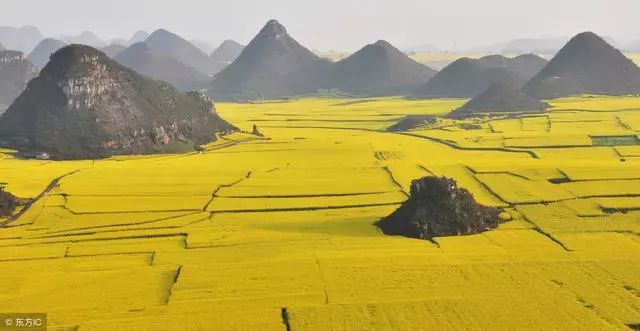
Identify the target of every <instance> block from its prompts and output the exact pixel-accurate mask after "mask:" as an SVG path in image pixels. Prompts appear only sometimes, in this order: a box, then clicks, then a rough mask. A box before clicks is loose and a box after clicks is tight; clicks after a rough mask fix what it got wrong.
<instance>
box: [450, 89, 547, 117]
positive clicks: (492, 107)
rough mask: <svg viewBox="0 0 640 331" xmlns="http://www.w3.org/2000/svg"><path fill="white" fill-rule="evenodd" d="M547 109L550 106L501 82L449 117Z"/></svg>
mask: <svg viewBox="0 0 640 331" xmlns="http://www.w3.org/2000/svg"><path fill="white" fill-rule="evenodd" d="M547 107H548V104H546V103H544V102H541V101H540V100H538V99H534V98H532V97H530V96H528V95H527V94H525V93H524V92H522V90H521V89H520V88H518V87H517V86H515V85H513V83H510V82H499V83H495V84H493V85H492V86H491V87H489V88H488V89H487V90H486V91H484V92H482V93H481V94H480V95H478V96H476V97H475V98H473V99H471V100H470V101H469V102H467V103H466V104H465V105H464V106H462V107H460V108H458V109H456V110H454V111H453V112H452V113H450V114H449V117H452V118H461V117H469V116H474V115H478V114H488V113H503V114H506V113H522V112H542V111H545V110H546V109H547Z"/></svg>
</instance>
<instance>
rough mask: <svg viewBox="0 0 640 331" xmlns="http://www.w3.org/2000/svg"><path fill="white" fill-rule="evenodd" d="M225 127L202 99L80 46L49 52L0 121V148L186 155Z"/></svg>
mask: <svg viewBox="0 0 640 331" xmlns="http://www.w3.org/2000/svg"><path fill="white" fill-rule="evenodd" d="M233 129H234V128H233V127H232V126H231V125H229V124H228V123H227V122H225V121H224V120H222V119H221V118H220V117H218V115H217V114H216V113H215V111H214V107H213V104H212V103H211V101H210V100H209V99H206V98H205V97H203V96H201V95H198V94H183V93H181V92H178V91H177V90H176V89H174V88H173V87H171V86H170V85H168V84H166V83H162V82H158V81H154V80H151V79H149V78H147V77H145V76H142V75H139V74H137V73H135V72H134V71H132V70H130V69H127V68H125V67H124V66H122V65H120V64H118V63H117V62H115V61H114V60H112V59H110V58H109V57H107V55H105V54H104V53H102V52H100V51H98V50H96V49H94V48H91V47H89V46H83V45H71V46H67V47H65V48H62V49H61V50H59V51H58V52H56V53H55V54H53V55H52V57H51V61H49V63H48V64H47V66H46V67H45V68H44V69H43V70H42V71H41V72H40V75H39V76H38V77H37V78H36V79H33V80H32V81H31V82H30V83H29V85H28V87H27V89H26V90H25V92H23V93H22V95H20V96H19V97H18V98H17V99H16V101H15V102H14V103H13V104H12V105H11V107H9V109H8V110H7V112H6V113H5V114H4V115H2V117H0V141H2V142H3V145H5V147H10V148H14V149H18V150H20V151H22V152H29V153H31V152H44V153H48V154H49V155H51V156H52V157H53V158H59V159H77V158H98V157H107V156H111V155H115V154H148V153H159V152H160V153H162V152H181V151H186V150H194V149H195V145H199V144H204V143H207V142H209V141H211V140H213V139H215V138H214V133H216V132H223V131H229V130H233Z"/></svg>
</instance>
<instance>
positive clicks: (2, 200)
mask: <svg viewBox="0 0 640 331" xmlns="http://www.w3.org/2000/svg"><path fill="white" fill-rule="evenodd" d="M27 203H29V200H27V199H21V198H18V197H16V196H15V195H13V194H11V193H9V192H7V191H5V190H4V188H2V187H1V186H0V217H8V216H11V215H13V213H14V211H15V210H16V208H17V207H20V206H24V205H26V204H27Z"/></svg>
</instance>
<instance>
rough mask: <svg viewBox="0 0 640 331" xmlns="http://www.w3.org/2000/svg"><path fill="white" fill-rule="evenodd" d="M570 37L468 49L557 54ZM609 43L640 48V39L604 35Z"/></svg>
mask: <svg viewBox="0 0 640 331" xmlns="http://www.w3.org/2000/svg"><path fill="white" fill-rule="evenodd" d="M569 39H571V38H570V37H559V38H521V39H514V40H510V41H506V42H500V43H496V44H493V45H490V46H481V47H474V48H471V49H470V50H468V51H469V52H474V53H501V54H524V53H535V54H555V53H557V52H558V51H559V50H560V49H561V48H562V47H563V46H564V45H565V44H566V43H567V42H568V41H569ZM603 39H604V40H606V41H607V43H609V44H611V45H613V46H614V47H616V48H618V49H622V50H625V51H633V50H638V49H640V47H639V46H640V40H638V41H635V42H629V43H627V42H622V41H619V40H616V39H614V38H611V37H603Z"/></svg>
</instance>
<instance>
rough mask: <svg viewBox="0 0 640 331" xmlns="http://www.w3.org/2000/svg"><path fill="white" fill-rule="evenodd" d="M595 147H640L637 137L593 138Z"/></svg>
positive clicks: (639, 140)
mask: <svg viewBox="0 0 640 331" xmlns="http://www.w3.org/2000/svg"><path fill="white" fill-rule="evenodd" d="M591 141H592V142H593V145H594V146H632V145H640V139H638V137H637V136H629V135H625V136H591Z"/></svg>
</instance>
